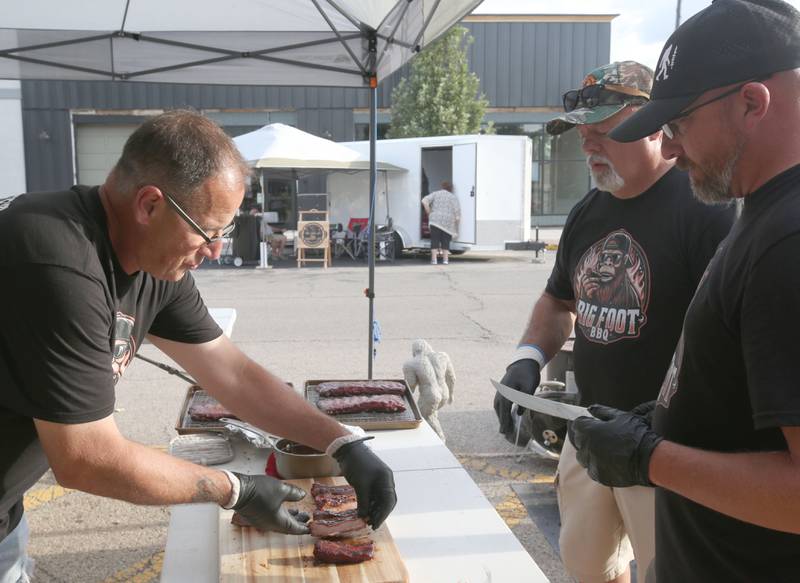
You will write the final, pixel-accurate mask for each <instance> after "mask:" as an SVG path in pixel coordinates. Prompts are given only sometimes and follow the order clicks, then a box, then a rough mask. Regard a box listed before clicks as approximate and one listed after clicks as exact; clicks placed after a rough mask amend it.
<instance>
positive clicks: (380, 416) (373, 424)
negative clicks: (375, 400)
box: [305, 379, 422, 429]
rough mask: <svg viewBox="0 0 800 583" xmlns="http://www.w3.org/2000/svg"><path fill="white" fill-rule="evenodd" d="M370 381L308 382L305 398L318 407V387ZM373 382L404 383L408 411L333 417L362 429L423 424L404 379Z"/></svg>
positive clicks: (324, 380)
mask: <svg viewBox="0 0 800 583" xmlns="http://www.w3.org/2000/svg"><path fill="white" fill-rule="evenodd" d="M366 380H368V379H322V380H308V381H306V383H305V397H306V399H307V400H308V401H309V402H311V403H313V404H314V406H316V405H317V401H318V400H319V393H318V392H317V385H319V384H320V383H326V382H337V383H341V382H353V381H366ZM372 380H373V381H394V382H398V383H402V384H403V386H405V388H406V391H405V393H403V400H404V401H405V403H406V410H405V411H400V412H398V413H344V414H342V415H333V417H336V420H337V421H339V422H341V423H344V424H345V425H356V426H358V427H361V428H362V429H413V428H414V427H418V426H419V424H420V423H421V422H422V415H421V414H420V412H419V407H418V406H417V401H416V400H415V399H414V395H413V394H412V393H411V389H409V388H408V383H406V381H405V380H404V379H372Z"/></svg>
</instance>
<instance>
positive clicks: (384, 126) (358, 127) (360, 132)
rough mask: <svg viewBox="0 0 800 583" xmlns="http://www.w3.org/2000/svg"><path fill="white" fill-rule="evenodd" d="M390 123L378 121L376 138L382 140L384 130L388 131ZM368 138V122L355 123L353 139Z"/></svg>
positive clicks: (364, 139)
mask: <svg viewBox="0 0 800 583" xmlns="http://www.w3.org/2000/svg"><path fill="white" fill-rule="evenodd" d="M390 125H391V124H388V123H380V122H378V139H379V140H383V139H384V138H386V132H387V131H389V126H390ZM368 139H369V124H368V123H356V124H355V141H357V142H358V141H362V140H363V141H366V140H368Z"/></svg>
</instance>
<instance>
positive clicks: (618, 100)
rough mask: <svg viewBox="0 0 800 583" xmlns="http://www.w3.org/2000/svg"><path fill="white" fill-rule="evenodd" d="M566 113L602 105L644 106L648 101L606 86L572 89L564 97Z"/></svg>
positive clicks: (598, 85) (639, 96)
mask: <svg viewBox="0 0 800 583" xmlns="http://www.w3.org/2000/svg"><path fill="white" fill-rule="evenodd" d="M562 99H563V102H564V111H565V112H566V113H569V112H570V111H574V110H576V109H578V108H579V107H588V108H593V107H598V106H600V105H624V104H628V103H629V104H642V103H646V102H647V101H648V99H647V97H645V96H643V95H627V94H625V93H620V92H619V91H613V90H611V89H606V86H605V85H601V84H595V85H587V86H586V87H582V88H581V89H572V90H571V91H567V92H566V93H565V94H564V96H563V98H562Z"/></svg>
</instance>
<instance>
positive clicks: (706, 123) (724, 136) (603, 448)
mask: <svg viewBox="0 0 800 583" xmlns="http://www.w3.org/2000/svg"><path fill="white" fill-rule="evenodd" d="M659 63H660V64H663V67H659V69H658V73H657V77H656V80H655V83H654V86H653V95H652V101H651V102H650V103H649V104H647V105H645V106H644V107H642V108H641V109H640V110H639V111H638V112H637V113H636V114H634V115H633V116H631V117H630V118H629V119H628V120H626V122H625V123H623V124H621V125H620V126H619V127H618V128H617V129H616V130H615V131H614V132H612V134H611V136H612V137H613V138H614V139H617V140H620V141H631V140H638V139H640V138H641V137H642V136H646V135H650V134H652V133H653V132H658V130H659V129H662V133H663V134H664V136H665V137H664V141H663V145H662V153H663V154H664V156H665V158H668V159H675V160H676V161H677V165H678V166H679V167H681V168H685V169H686V170H687V171H688V173H689V177H690V180H691V183H692V187H693V189H694V191H695V193H696V194H697V196H698V198H700V199H702V200H704V201H707V202H718V201H727V200H730V199H733V198H737V199H742V200H743V201H744V205H743V211H742V215H741V218H740V219H739V221H738V222H737V224H736V225H735V226H734V228H733V230H732V231H731V233H730V235H729V236H728V238H727V239H726V240H725V241H724V242H723V243H722V244H721V245H720V248H719V250H718V252H717V253H716V255H715V256H714V258H713V259H712V261H711V263H710V264H709V267H708V269H707V271H706V273H705V274H704V277H703V280H702V282H701V284H700V286H699V287H698V290H697V293H696V295H695V297H694V299H693V300H692V303H691V305H690V307H689V309H688V311H687V313H686V319H685V321H684V325H683V334H682V337H681V340H680V342H679V344H678V348H677V350H676V352H675V356H674V358H673V362H672V365H671V366H670V370H669V371H668V373H667V376H666V378H665V380H664V383H663V386H662V388H661V392H660V394H659V397H658V401H657V407H656V410H655V414H654V416H653V424H652V428H651V427H650V424H649V423H648V421H647V420H646V419H645V418H643V417H640V416H637V415H631V414H629V413H622V412H620V411H615V410H611V409H606V408H598V409H591V411H592V413H593V414H594V415H595V416H596V417H598V418H599V419H592V418H589V417H582V418H580V419H578V420H576V421H575V422H574V423H573V425H572V429H571V436H572V438H573V441H574V443H575V446H576V448H577V449H578V454H577V455H578V460H579V461H580V462H581V464H582V465H584V467H586V468H587V470H588V471H589V474H590V475H591V476H592V477H593V478H594V479H595V480H598V481H599V482H601V483H603V484H606V485H612V486H619V487H622V486H632V485H643V484H644V485H647V484H654V485H656V486H657V491H656V541H657V551H656V557H657V560H656V566H657V568H656V570H657V576H658V580H659V582H660V583H663V582H665V581H680V582H681V583H684V582H691V581H698V582H700V581H702V582H706V581H725V582H736V581H741V582H748V583H751V582H754V581H756V582H757V581H764V582H771V583H772V582H789V581H800V560H798V557H800V496H799V495H798V492H800V387H798V383H800V343H799V342H798V341H797V338H796V337H794V335H793V333H794V331H795V330H796V329H797V323H798V322H800V302H798V290H800V269H798V267H797V257H798V256H800V69H798V68H799V67H800V13H799V12H798V11H797V10H795V9H794V8H792V7H791V6H790V5H788V4H786V3H785V2H781V1H779V0H760V1H750V2H747V1H744V0H717V1H716V2H714V3H713V4H712V5H711V6H710V7H708V8H706V9H705V10H703V11H702V12H700V13H698V14H697V15H696V16H694V17H693V18H691V19H689V20H688V21H686V22H685V23H684V24H683V25H682V26H680V27H679V28H678V29H677V30H676V31H675V32H674V33H673V35H672V36H671V37H670V38H669V40H668V41H667V42H666V44H665V46H664V49H663V51H662V55H661V59H660V60H659ZM662 70H663V74H662Z"/></svg>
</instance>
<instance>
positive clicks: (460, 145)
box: [327, 135, 531, 252]
mask: <svg viewBox="0 0 800 583" xmlns="http://www.w3.org/2000/svg"><path fill="white" fill-rule="evenodd" d="M343 145H345V146H347V147H349V148H352V149H354V150H356V151H358V152H359V153H360V154H361V155H362V156H363V157H364V158H365V159H366V158H367V157H368V155H369V142H366V141H363V142H348V143H344V144H343ZM376 159H378V160H380V161H381V162H388V163H390V164H394V165H396V166H400V167H401V168H405V169H407V170H408V171H407V172H380V173H379V174H378V185H377V190H378V193H377V198H378V201H377V206H376V209H375V221H376V223H377V224H378V225H381V224H385V223H386V222H387V218H388V217H391V219H392V225H393V227H394V230H395V232H396V233H397V238H396V245H397V244H398V243H402V248H404V249H426V248H428V249H429V248H430V239H429V238H428V235H427V231H426V232H425V233H424V234H423V219H424V215H423V210H422V205H421V203H420V201H421V200H422V198H423V197H424V196H425V195H427V194H428V193H429V192H432V191H434V190H439V188H440V185H441V183H442V181H445V180H446V181H449V182H452V183H453V186H454V192H455V194H456V195H457V196H458V199H459V201H460V203H461V223H460V225H459V234H458V236H457V237H454V238H453V243H452V245H451V248H452V249H453V250H455V251H456V252H461V251H465V250H467V249H470V248H473V249H478V250H496V249H504V248H505V243H506V242H510V241H528V240H529V239H530V230H531V140H530V138H528V137H527V136H492V135H488V136H484V135H470V136H441V137H432V138H406V139H399V140H380V141H378V143H377V151H376ZM327 191H328V193H329V194H330V217H331V223H333V224H336V223H341V224H342V225H344V227H345V228H346V227H347V225H348V223H349V221H350V219H351V218H364V217H367V216H368V215H369V200H368V199H369V197H368V191H369V174H368V173H366V172H359V173H356V174H342V173H336V174H330V175H328V179H327ZM398 239H399V240H398Z"/></svg>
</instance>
